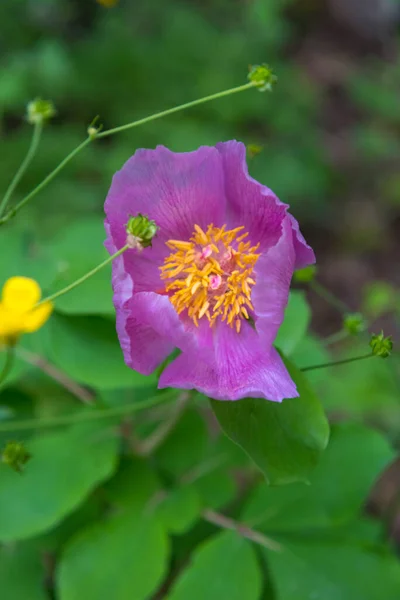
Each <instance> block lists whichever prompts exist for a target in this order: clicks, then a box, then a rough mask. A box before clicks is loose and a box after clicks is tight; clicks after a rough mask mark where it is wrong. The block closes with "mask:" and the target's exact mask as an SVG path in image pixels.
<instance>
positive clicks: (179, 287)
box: [160, 224, 260, 333]
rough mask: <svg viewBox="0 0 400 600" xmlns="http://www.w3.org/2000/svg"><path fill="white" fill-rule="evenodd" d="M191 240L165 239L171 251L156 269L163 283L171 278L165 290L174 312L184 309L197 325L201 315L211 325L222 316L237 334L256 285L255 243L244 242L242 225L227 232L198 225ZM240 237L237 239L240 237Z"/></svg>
mask: <svg viewBox="0 0 400 600" xmlns="http://www.w3.org/2000/svg"><path fill="white" fill-rule="evenodd" d="M194 229H195V231H194V233H193V235H192V237H191V238H190V241H189V242H182V241H179V240H169V241H168V242H167V246H168V248H170V249H171V250H173V252H172V253H171V254H170V255H169V256H168V257H167V258H166V259H165V261H164V263H165V264H164V265H163V266H162V267H160V270H161V279H166V280H169V283H166V288H165V289H166V291H167V292H168V293H169V295H170V300H171V303H172V305H173V306H174V308H175V310H176V312H177V313H178V314H180V313H181V312H183V311H184V310H187V313H188V316H189V317H190V318H191V319H192V320H193V322H194V324H195V325H196V326H198V321H199V319H202V318H203V317H204V316H205V317H206V318H207V319H208V321H209V322H210V325H213V324H214V323H215V321H216V320H217V319H218V318H220V319H221V321H226V322H227V323H228V325H230V326H231V327H235V328H236V331H237V332H238V333H239V331H240V327H241V322H242V319H243V318H245V319H248V318H249V313H248V308H250V309H251V310H254V308H253V305H252V303H251V289H252V287H253V285H254V284H255V283H256V282H255V279H254V275H253V270H254V265H255V264H256V262H257V260H258V258H259V256H260V255H259V254H256V251H257V249H258V246H259V245H258V244H257V245H256V246H251V243H250V242H249V241H246V238H247V236H248V234H247V233H240V232H242V231H243V229H244V227H237V228H236V229H230V230H228V231H226V226H225V225H223V226H222V227H214V226H213V225H212V224H211V225H209V226H208V229H207V231H206V232H204V231H203V230H202V229H201V227H199V226H198V225H195V226H194ZM239 234H240V235H239Z"/></svg>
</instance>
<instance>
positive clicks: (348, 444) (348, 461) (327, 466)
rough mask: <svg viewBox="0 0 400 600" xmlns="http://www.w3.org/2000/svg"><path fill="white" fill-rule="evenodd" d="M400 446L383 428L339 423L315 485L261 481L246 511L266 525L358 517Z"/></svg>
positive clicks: (289, 526)
mask: <svg viewBox="0 0 400 600" xmlns="http://www.w3.org/2000/svg"><path fill="white" fill-rule="evenodd" d="M393 458H394V452H393V450H392V449H391V448H390V446H389V444H388V442H387V441H386V439H385V438H384V437H383V436H382V435H381V434H380V433H378V432H376V431H373V430H371V429H367V428H366V427H364V426H362V425H335V426H334V427H333V428H332V433H331V439H330V442H329V445H328V448H327V449H326V451H325V452H324V454H323V455H322V458H321V461H320V463H319V464H318V466H317V468H316V469H315V471H314V472H313V473H312V475H311V477H310V483H311V485H309V486H304V485H301V484H295V485H292V486H289V487H278V488H271V487H269V486H267V485H265V484H261V485H259V486H258V487H257V488H256V489H255V490H254V492H253V493H252V494H251V496H250V498H249V500H248V502H247V505H246V507H245V509H244V512H243V514H242V519H243V520H244V521H245V522H246V523H248V524H249V525H253V526H256V527H261V528H262V529H263V530H265V531H274V530H277V531H280V532H292V531H301V530H305V531H307V530H308V529H311V528H312V529H316V528H326V527H330V526H335V527H336V526H338V525H341V524H343V523H347V522H348V521H349V520H352V519H354V518H355V517H356V516H357V514H358V513H359V511H360V510H361V508H362V506H363V505H364V503H365V499H366V498H367V496H368V494H369V492H370V490H371V488H372V486H373V484H374V482H375V481H376V479H377V478H378V476H379V475H380V473H381V472H382V470H383V469H384V468H385V467H386V466H387V465H388V464H389V463H390V462H391V461H392V459H393Z"/></svg>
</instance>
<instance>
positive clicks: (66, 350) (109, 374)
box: [49, 315, 156, 389]
mask: <svg viewBox="0 0 400 600" xmlns="http://www.w3.org/2000/svg"><path fill="white" fill-rule="evenodd" d="M49 336H50V340H49V345H50V347H49V354H50V355H51V357H52V360H54V362H55V363H56V364H57V366H59V367H60V368H61V369H63V370H64V371H65V372H66V373H67V374H68V375H69V376H70V377H72V378H73V379H75V380H76V381H78V382H80V383H83V384H86V385H90V386H93V387H95V388H99V389H114V388H124V387H141V386H145V385H149V384H151V383H155V382H156V376H155V375H150V376H149V377H145V376H144V375H140V373H137V372H136V371H133V370H132V369H129V367H127V366H126V365H125V363H124V358H123V355H122V350H121V348H120V345H119V342H118V339H117V334H116V331H115V324H114V323H112V322H111V321H108V320H107V319H102V318H100V317H68V318H67V317H63V316H61V315H54V316H53V317H52V319H51V321H50V322H49Z"/></svg>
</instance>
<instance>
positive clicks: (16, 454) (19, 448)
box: [1, 442, 31, 473]
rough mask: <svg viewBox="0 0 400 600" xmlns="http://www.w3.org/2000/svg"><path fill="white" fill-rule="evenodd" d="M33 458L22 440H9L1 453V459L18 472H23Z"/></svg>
mask: <svg viewBox="0 0 400 600" xmlns="http://www.w3.org/2000/svg"><path fill="white" fill-rule="evenodd" d="M30 458H31V454H30V453H29V452H28V451H27V449H26V448H25V446H24V444H23V443H22V442H7V444H6V446H5V448H4V449H3V452H2V454H1V460H2V462H3V463H4V464H6V465H8V466H9V467H11V468H12V469H14V471H17V473H22V471H23V467H24V465H26V463H27V462H28V460H29V459H30Z"/></svg>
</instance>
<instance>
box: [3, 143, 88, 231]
mask: <svg viewBox="0 0 400 600" xmlns="http://www.w3.org/2000/svg"><path fill="white" fill-rule="evenodd" d="M91 141H92V140H91V138H90V137H88V138H86V140H84V141H83V142H82V143H81V144H79V146H77V147H76V148H74V150H72V152H70V153H69V154H68V156H66V157H65V158H64V160H62V161H61V162H60V164H59V165H58V166H57V167H56V168H55V169H54V170H53V171H51V173H49V174H48V175H47V177H45V178H44V179H43V181H41V183H39V185H37V186H36V187H35V188H34V189H33V190H32V191H31V192H29V194H28V195H27V196H25V198H23V199H22V200H21V202H18V204H16V205H15V206H14V207H13V208H11V210H9V211H8V212H7V214H6V215H4V217H2V218H0V225H3V223H6V222H7V221H9V220H10V219H11V218H12V217H14V216H15V215H16V214H17V212H19V211H20V210H21V208H23V207H24V206H25V204H26V203H27V202H29V200H31V199H32V198H34V197H35V196H36V194H38V193H39V192H40V191H41V190H42V189H43V188H44V187H46V185H47V184H48V183H50V181H51V180H52V179H54V177H55V176H56V175H58V173H59V172H60V171H61V170H62V169H63V168H64V167H65V165H67V164H68V163H69V161H70V160H72V159H73V158H74V156H76V155H77V154H78V153H79V152H80V151H81V150H83V148H85V146H87V145H88V144H89V143H90V142H91Z"/></svg>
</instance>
